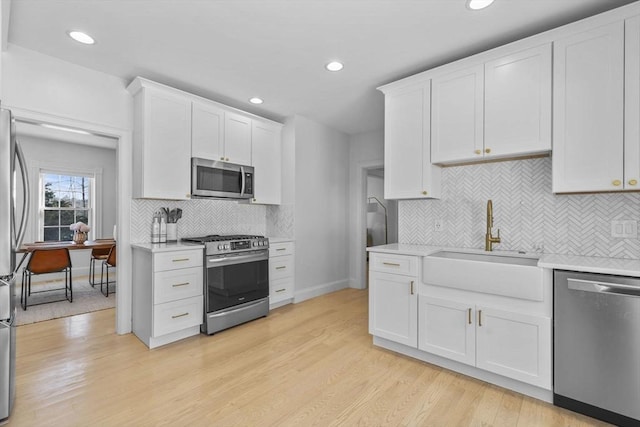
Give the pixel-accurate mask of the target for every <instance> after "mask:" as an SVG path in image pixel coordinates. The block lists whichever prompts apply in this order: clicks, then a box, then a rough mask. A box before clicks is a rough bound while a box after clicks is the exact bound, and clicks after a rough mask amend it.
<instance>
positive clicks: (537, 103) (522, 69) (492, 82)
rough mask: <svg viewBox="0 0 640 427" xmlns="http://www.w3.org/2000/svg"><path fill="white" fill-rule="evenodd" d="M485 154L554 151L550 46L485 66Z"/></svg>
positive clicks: (491, 155) (500, 154)
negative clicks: (552, 140) (552, 141)
mask: <svg viewBox="0 0 640 427" xmlns="http://www.w3.org/2000/svg"><path fill="white" fill-rule="evenodd" d="M484 78H485V84H484V90H485V94H484V96H485V98H484V102H485V104H484V154H485V157H510V156H515V155H520V154H522V155H526V154H534V153H540V152H545V151H550V150H551V43H546V44H544V45H542V46H538V47H534V48H530V49H525V50H522V51H519V52H515V53H513V54H510V55H506V56H503V57H501V58H499V59H496V60H493V61H489V62H487V63H486V64H485V66H484Z"/></svg>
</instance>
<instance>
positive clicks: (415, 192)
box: [384, 84, 430, 199]
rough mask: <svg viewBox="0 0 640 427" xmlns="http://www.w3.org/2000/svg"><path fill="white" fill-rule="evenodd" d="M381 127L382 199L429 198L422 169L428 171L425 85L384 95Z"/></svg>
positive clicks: (427, 126)
mask: <svg viewBox="0 0 640 427" xmlns="http://www.w3.org/2000/svg"><path fill="white" fill-rule="evenodd" d="M384 125H385V126H384V128H385V129H384V173H385V176H384V198H385V199H417V198H424V197H428V196H429V194H428V193H429V191H428V190H427V189H426V188H424V185H423V183H424V175H423V168H424V167H425V165H427V166H428V167H430V163H429V162H428V159H429V152H428V150H429V86H428V84H427V85H426V86H419V87H413V88H411V89H407V90H403V91H402V92H398V93H393V94H388V95H386V96H385V121H384ZM425 193H426V194H425Z"/></svg>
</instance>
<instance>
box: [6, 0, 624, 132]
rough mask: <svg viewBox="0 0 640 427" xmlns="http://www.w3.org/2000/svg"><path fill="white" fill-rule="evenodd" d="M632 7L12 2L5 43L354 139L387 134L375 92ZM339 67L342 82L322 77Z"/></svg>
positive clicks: (314, 0) (531, 2)
mask: <svg viewBox="0 0 640 427" xmlns="http://www.w3.org/2000/svg"><path fill="white" fill-rule="evenodd" d="M2 1H3V2H4V1H8V0H2ZM631 2H632V1H631V0H496V1H495V3H494V4H493V5H492V6H490V7H489V8H488V9H485V10H484V11H479V12H478V11H476V12H472V11H470V10H468V9H466V7H465V0H208V1H207V0H46V1H44V0H12V1H11V17H10V26H9V38H8V42H9V43H11V44H16V45H20V46H22V47H24V48H27V49H31V50H35V51H38V52H41V53H44V54H47V55H50V56H54V57H58V58H61V59H64V60H66V61H69V62H72V63H76V64H79V65H82V66H85V67H88V68H92V69H95V70H99V71H102V72H105V73H108V74H113V75H116V76H120V77H122V78H124V79H126V80H127V82H128V81H130V80H131V79H133V77H135V76H143V77H146V78H149V79H152V80H156V81H158V82H161V83H164V84H167V85H170V86H173V87H176V88H179V89H183V90H185V91H189V92H192V93H195V94H198V95H201V96H204V97H206V98H211V99H214V100H217V101H220V102H223V103H226V104H229V105H232V106H235V107H238V108H240V109H243V110H247V111H251V112H253V113H256V114H259V115H262V116H266V117H269V118H272V119H275V120H278V121H282V120H283V118H284V117H287V116H290V115H293V114H300V115H303V116H305V117H307V118H310V119H312V120H315V121H318V122H320V123H324V124H326V125H328V126H331V127H333V128H335V129H338V130H341V131H343V132H345V133H348V134H354V133H359V132H364V131H371V130H378V129H381V128H382V123H383V97H382V94H381V93H379V92H378V91H376V89H375V88H376V87H377V86H380V85H382V84H386V83H389V82H391V81H394V80H397V79H399V78H402V77H406V76H408V75H411V74H415V73H416V72H420V71H424V70H426V69H429V68H432V67H434V66H437V65H441V64H443V63H447V62H450V61H452V60H455V59H458V58H461V57H464V56H468V55H469V54H473V53H476V52H480V51H483V50H486V49H488V48H492V47H495V46H498V45H500V44H504V43H506V42H509V41H513V40H517V39H519V38H522V37H525V36H528V35H531V34H535V33H537V32H540V31H543V30H547V29H550V28H554V27H557V26H560V25H562V24H565V23H568V22H571V21H574V20H577V19H579V18H583V17H586V16H590V15H594V14H596V13H599V12H602V11H604V10H608V9H612V8H615V7H618V6H621V5H624V4H627V3H631ZM71 29H79V30H83V31H86V32H87V33H89V34H91V35H92V36H93V37H94V38H95V39H96V40H97V43H96V44H95V45H94V46H84V45H80V44H78V43H76V42H74V41H72V40H71V39H69V38H68V37H67V35H66V31H68V30H71ZM9 48H10V47H9ZM335 58H337V59H340V60H342V61H343V62H344V63H345V68H344V70H343V71H341V72H339V73H330V72H328V71H325V69H324V64H325V63H327V62H329V61H330V60H332V59H335ZM252 96H259V97H262V98H264V100H265V103H264V104H262V106H260V107H255V106H253V105H251V104H249V103H248V102H247V100H248V99H249V98H250V97H252Z"/></svg>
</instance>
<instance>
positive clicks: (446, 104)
mask: <svg viewBox="0 0 640 427" xmlns="http://www.w3.org/2000/svg"><path fill="white" fill-rule="evenodd" d="M483 72H484V70H483V66H482V65H478V66H475V67H472V68H467V69H464V70H460V71H456V72H454V73H451V74H447V75H444V76H441V77H437V78H434V79H433V82H432V89H433V95H432V103H431V126H432V134H431V160H432V162H433V163H454V162H461V161H469V160H477V159H478V158H479V157H482V155H483V151H482V150H483V137H482V132H483V120H484V117H483V115H484V113H483V91H484V82H483Z"/></svg>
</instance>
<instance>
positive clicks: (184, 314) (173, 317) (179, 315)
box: [171, 311, 189, 319]
mask: <svg viewBox="0 0 640 427" xmlns="http://www.w3.org/2000/svg"><path fill="white" fill-rule="evenodd" d="M188 315H189V312H188V311H187V312H186V313H182V314H176V315H175V316H171V318H172V319H177V318H178V317H184V316H188Z"/></svg>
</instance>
